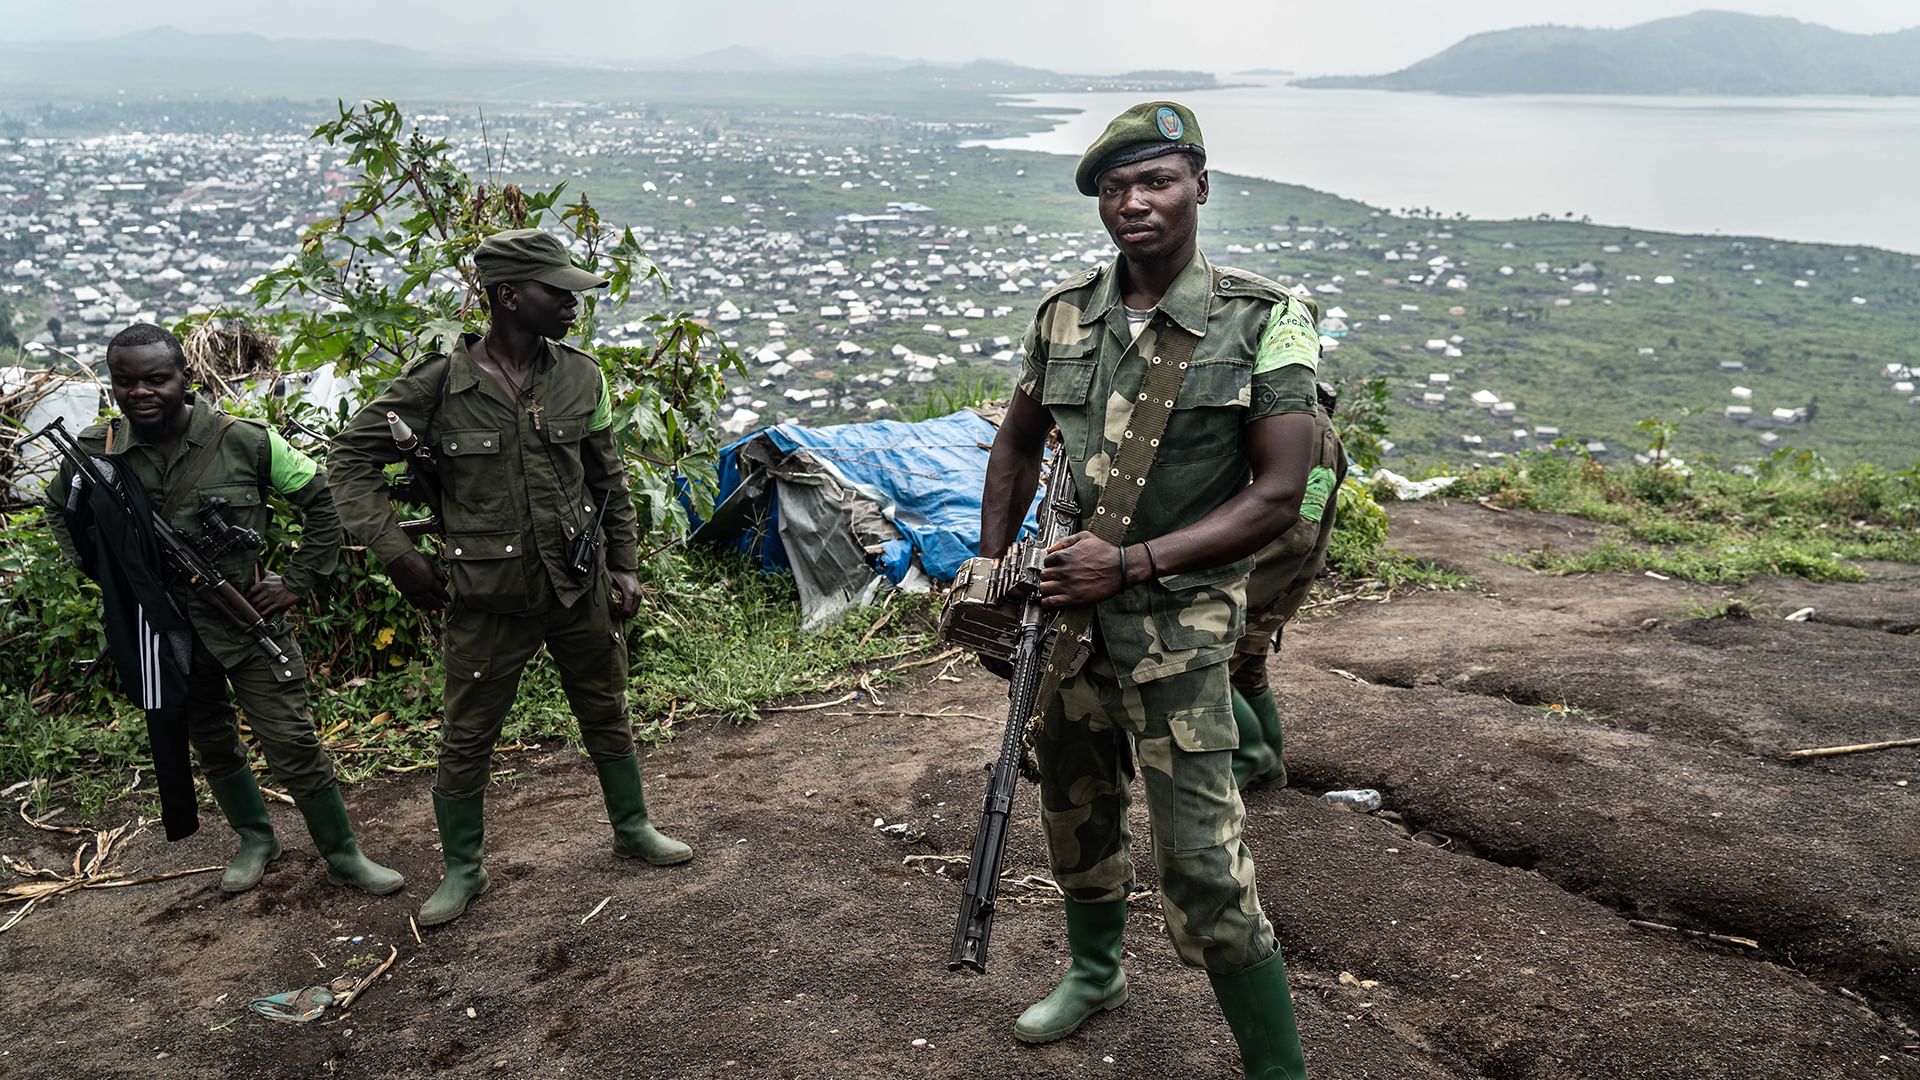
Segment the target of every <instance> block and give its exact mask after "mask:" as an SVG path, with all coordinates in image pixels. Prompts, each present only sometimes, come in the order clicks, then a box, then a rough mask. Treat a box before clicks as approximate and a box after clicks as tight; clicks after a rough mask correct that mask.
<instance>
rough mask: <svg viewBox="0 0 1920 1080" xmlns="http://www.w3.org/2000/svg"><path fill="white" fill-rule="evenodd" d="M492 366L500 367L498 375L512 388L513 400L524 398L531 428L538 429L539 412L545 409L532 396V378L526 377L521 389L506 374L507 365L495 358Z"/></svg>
mask: <svg viewBox="0 0 1920 1080" xmlns="http://www.w3.org/2000/svg"><path fill="white" fill-rule="evenodd" d="M493 366H494V367H496V368H498V369H500V377H501V378H503V379H505V380H507V385H508V386H510V387H512V388H513V398H514V400H515V401H522V400H524V401H525V402H526V403H527V416H528V417H529V418H531V419H532V420H533V430H535V431H539V430H540V414H541V413H542V412H545V411H546V410H544V409H542V408H541V407H540V402H539V400H538V399H536V398H535V397H534V396H533V389H534V388H533V380H532V379H528V380H527V387H526V389H524V390H522V389H521V388H520V384H519V383H517V382H515V381H514V378H513V376H511V375H509V374H507V365H505V364H502V363H501V362H500V361H498V360H495V361H494V362H493Z"/></svg>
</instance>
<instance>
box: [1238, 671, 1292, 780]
mask: <svg viewBox="0 0 1920 1080" xmlns="http://www.w3.org/2000/svg"><path fill="white" fill-rule="evenodd" d="M1247 706H1248V707H1249V708H1251V709H1252V710H1253V712H1254V715H1256V716H1258V717H1259V718H1260V735H1261V741H1262V742H1264V743H1266V745H1267V749H1269V750H1271V751H1273V768H1271V769H1268V770H1267V771H1266V772H1265V773H1255V774H1254V777H1253V782H1254V783H1256V784H1272V785H1274V786H1275V787H1286V786H1287V747H1286V741H1285V738H1284V736H1282V734H1281V732H1280V705H1279V703H1278V702H1276V701H1275V700H1274V699H1273V691H1272V690H1271V689H1268V690H1262V691H1260V692H1259V693H1257V694H1255V695H1253V696H1252V697H1250V698H1248V699H1247Z"/></svg>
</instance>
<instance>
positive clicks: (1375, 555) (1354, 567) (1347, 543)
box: [1327, 479, 1472, 590]
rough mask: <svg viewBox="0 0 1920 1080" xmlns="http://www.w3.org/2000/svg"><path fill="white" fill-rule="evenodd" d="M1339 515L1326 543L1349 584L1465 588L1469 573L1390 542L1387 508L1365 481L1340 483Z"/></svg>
mask: <svg viewBox="0 0 1920 1080" xmlns="http://www.w3.org/2000/svg"><path fill="white" fill-rule="evenodd" d="M1339 498H1340V501H1339V504H1338V510H1337V513H1338V516H1337V517H1335V518H1334V522H1333V536H1332V537H1331V538H1330V539H1329V540H1328V541H1327V565H1328V566H1329V567H1331V568H1332V569H1333V572H1334V574H1335V575H1337V576H1338V577H1339V578H1340V579H1341V580H1342V581H1344V582H1360V581H1376V582H1378V583H1380V584H1381V585H1382V586H1384V587H1385V588H1387V589H1389V590H1395V589H1442V590H1445V589H1464V588H1466V587H1467V586H1468V585H1469V584H1471V583H1472V579H1471V578H1469V577H1467V576H1466V575H1465V574H1460V573H1455V572H1454V571H1451V570H1445V569H1442V568H1440V567H1438V566H1435V565H1434V564H1432V563H1430V562H1427V561H1426V560H1424V559H1415V558H1411V557H1409V556H1406V555H1402V554H1401V553H1400V552H1398V551H1395V550H1393V549H1392V548H1390V547H1388V546H1387V525H1388V522H1387V512H1386V511H1385V510H1383V509H1381V507H1380V504H1379V503H1377V502H1375V501H1374V498H1373V495H1372V493H1371V492H1369V491H1368V490H1367V488H1366V487H1365V485H1363V484H1361V483H1360V482H1359V481H1357V480H1352V479H1349V480H1348V481H1347V482H1346V483H1344V484H1342V485H1341V486H1340V496H1339Z"/></svg>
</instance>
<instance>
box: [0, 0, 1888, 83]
mask: <svg viewBox="0 0 1920 1080" xmlns="http://www.w3.org/2000/svg"><path fill="white" fill-rule="evenodd" d="M1702 7H1715V8H1720V9H1723V10H1731V11H1741V12H1746V13H1750V14H1755V15H1789V16H1793V17H1795V18H1800V19H1805V20H1807V21H1809V22H1818V23H1822V24H1824V25H1827V26H1832V27H1836V28H1838V29H1842V30H1851V31H1856V32H1860V33H1879V32H1884V31H1888V30H1898V29H1904V28H1906V27H1908V26H1914V25H1920V4H1916V3H1915V0H1341V2H1339V3H1324V2H1316V3H1305V2H1299V0H1211V2H1209V3H1193V2H1190V0H1183V2H1175V3H1167V2H1158V3H1156V2H1150V0H1106V2H1104V3H1097V2H1087V0H1079V2H1061V0H960V2H957V3H956V2H947V3H940V4H923V3H913V2H911V0H891V2H882V0H710V2H706V3H688V2H686V0H674V2H659V0H635V2H622V0H597V2H593V3H588V2H584V0H467V2H464V3H450V2H444V0H331V2H329V3H326V4H324V5H321V4H304V3H286V4H275V3H263V2H261V0H175V2H173V3H169V4H154V3H152V2H151V0H88V2H87V3H86V4H84V5H80V6H79V7H76V6H75V5H73V4H70V3H54V2H47V0H0V38H13V39H32V38H50V37H51V38H85V37H97V36H101V35H104V34H112V33H116V32H120V31H127V30H136V29H141V28H144V27H148V26H153V25H156V24H166V25H172V26H176V27H179V28H180V29H183V30H195V31H221V30H229V31H252V32H254V33H259V34H265V35H267V36H269V37H331V38H372V39H374V40H377V41H389V42H395V43H399V44H405V45H411V46H415V47H419V48H430V49H443V50H457V49H460V48H462V47H476V48H478V49H481V50H486V51H495V52H511V51H524V52H525V53H527V54H529V55H535V56H542V57H561V56H567V55H579V56H592V57H595V58H599V59H609V60H641V59H643V58H645V57H647V56H649V55H660V54H663V53H664V54H673V53H679V54H689V53H697V52H705V51H707V50H709V49H714V48H720V47H723V46H727V45H746V46H753V47H758V48H763V49H769V50H773V51H777V52H782V53H789V54H813V55H836V54H840V53H846V52H867V53H879V54H885V55H892V56H904V57H916V58H924V59H930V60H972V59H979V58H983V57H992V58H996V59H1004V60H1012V61H1015V62H1018V63H1024V64H1032V65H1035V66H1041V67H1049V68H1053V69H1055V70H1061V71H1080V72H1090V73H1097V72H1107V71H1119V70H1125V69H1129V68H1141V67H1179V68H1193V69H1201V70H1212V71H1219V72H1224V71H1233V70H1237V69H1241V68H1248V67H1282V68H1289V69H1292V70H1296V71H1303V72H1313V73H1319V72H1351V73H1372V72H1381V71H1389V70H1392V69H1395V68H1399V67H1404V66H1405V65H1407V64H1409V63H1412V62H1413V61H1415V60H1418V59H1420V58H1421V57H1423V56H1427V55H1429V54H1431V53H1434V52H1437V51H1439V50H1440V49H1442V48H1445V47H1446V46H1448V45H1451V44H1453V43H1454V42H1455V41H1457V40H1459V39H1460V38H1462V37H1465V36H1466V35H1468V34H1472V33H1477V32H1479V31H1482V30H1496V29H1503V28H1506V27H1511V26H1525V25H1535V24H1539V23H1561V24H1570V25H1578V26H1626V25H1629V24H1632V23H1636V22H1643V21H1645V20H1647V19H1655V18H1661V17H1664V16H1669V15H1681V14H1685V13H1687V12H1689V11H1694V10H1698V9H1700V8H1702ZM83 10H84V15H82V14H81V12H82V11H83ZM1202 20H1204V21H1202Z"/></svg>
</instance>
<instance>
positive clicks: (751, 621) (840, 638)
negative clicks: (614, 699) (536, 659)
mask: <svg viewBox="0 0 1920 1080" xmlns="http://www.w3.org/2000/svg"><path fill="white" fill-rule="evenodd" d="M682 565H683V566H684V568H685V572H684V573H680V574H675V575H674V576H665V575H659V576H655V577H652V578H650V579H649V580H648V581H646V582H645V583H644V584H645V586H646V587H647V588H648V589H650V590H654V591H656V592H657V594H658V602H657V603H656V606H655V609H656V611H657V612H658V613H659V615H660V617H659V618H658V619H657V620H656V621H655V622H653V623H652V624H650V625H647V626H635V627H634V629H633V634H632V642H633V648H632V653H633V655H632V663H633V668H634V687H633V689H634V698H635V703H634V707H635V711H636V712H637V713H638V715H640V716H641V717H644V718H645V719H646V721H648V727H647V731H646V732H645V734H647V735H648V736H649V737H655V738H657V737H661V736H664V735H665V734H666V732H667V729H669V728H670V727H671V726H672V725H671V723H669V720H673V721H675V722H677V721H678V720H680V719H684V718H687V717H689V716H695V715H698V716H706V717H718V718H721V719H725V720H729V721H732V722H734V723H744V722H746V721H749V720H753V719H756V718H757V714H756V713H755V712H754V703H755V702H758V701H766V700H768V699H771V698H777V697H785V696H787V695H790V694H802V693H809V692H814V691H819V690H823V689H825V688H826V687H827V686H828V684H830V683H832V682H833V681H834V679H835V677H836V676H837V675H839V673H841V672H843V671H844V670H845V669H847V668H849V667H851V666H856V665H861V664H866V663H871V662H873V661H876V660H880V659H886V658H891V657H895V656H904V655H906V654H907V653H909V652H912V651H914V650H916V649H920V648H925V647H928V646H931V645H933V644H934V643H935V640H936V635H935V620H936V618H937V615H938V612H939V599H938V597H937V595H935V594H932V593H921V594H914V593H892V594H889V595H887V596H886V597H885V598H884V599H883V600H882V602H881V603H879V604H877V605H875V606H874V607H871V608H864V609H861V610H857V611H850V612H848V613H847V614H846V615H845V616H844V617H843V618H842V619H841V620H840V621H839V622H837V623H835V624H833V625H831V626H827V627H822V628H818V629H816V630H813V631H811V632H809V631H807V630H804V629H803V628H802V627H801V620H800V604H799V595H798V593H797V591H796V589H795V586H794V583H793V578H792V577H790V576H788V575H786V574H769V573H766V572H765V571H762V570H760V569H759V568H758V567H756V566H754V565H752V564H751V563H750V562H748V561H747V560H746V559H745V558H744V557H742V556H738V555H735V554H732V553H712V552H704V551H689V552H688V553H687V558H686V560H685V562H684V563H683V564H682Z"/></svg>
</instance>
